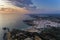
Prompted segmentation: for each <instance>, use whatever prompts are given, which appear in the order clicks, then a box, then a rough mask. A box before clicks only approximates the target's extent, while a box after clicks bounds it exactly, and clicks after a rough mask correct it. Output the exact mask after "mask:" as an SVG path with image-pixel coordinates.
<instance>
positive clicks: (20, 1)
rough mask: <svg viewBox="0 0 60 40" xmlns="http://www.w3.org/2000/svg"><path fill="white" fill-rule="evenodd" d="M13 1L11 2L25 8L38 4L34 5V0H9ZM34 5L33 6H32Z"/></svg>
mask: <svg viewBox="0 0 60 40" xmlns="http://www.w3.org/2000/svg"><path fill="white" fill-rule="evenodd" d="M9 1H11V3H12V4H13V5H15V6H18V7H23V8H27V9H29V8H36V6H34V4H33V2H32V0H9ZM31 5H33V6H31Z"/></svg>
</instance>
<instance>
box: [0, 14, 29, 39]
mask: <svg viewBox="0 0 60 40" xmlns="http://www.w3.org/2000/svg"><path fill="white" fill-rule="evenodd" d="M26 18H27V16H25V15H23V14H17V13H15V14H1V13H0V40H2V36H3V30H2V28H3V27H8V28H10V29H12V28H17V29H22V28H26V27H28V26H27V25H25V24H24V23H23V22H22V20H23V19H26ZM1 35H2V36H1Z"/></svg>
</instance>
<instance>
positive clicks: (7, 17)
mask: <svg viewBox="0 0 60 40" xmlns="http://www.w3.org/2000/svg"><path fill="white" fill-rule="evenodd" d="M29 15H38V16H44V17H45V16H53V17H59V18H60V14H19V13H15V14H12V13H11V14H1V13H0V40H3V34H4V31H3V30H2V28H4V27H7V28H9V29H10V30H12V29H13V28H16V29H20V30H21V29H27V28H28V27H30V26H28V25H26V24H25V23H24V22H23V20H26V19H27V20H28V19H33V18H32V17H30V16H29Z"/></svg>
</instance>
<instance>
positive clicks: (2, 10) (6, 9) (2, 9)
mask: <svg viewBox="0 0 60 40" xmlns="http://www.w3.org/2000/svg"><path fill="white" fill-rule="evenodd" d="M28 12H29V11H28V10H26V9H24V8H20V7H16V6H6V7H0V13H28Z"/></svg>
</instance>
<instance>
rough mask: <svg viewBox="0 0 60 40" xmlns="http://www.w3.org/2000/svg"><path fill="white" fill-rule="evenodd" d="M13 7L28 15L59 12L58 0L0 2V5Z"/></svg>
mask: <svg viewBox="0 0 60 40" xmlns="http://www.w3.org/2000/svg"><path fill="white" fill-rule="evenodd" d="M2 4H4V5H6V4H7V5H11V6H12V5H13V6H16V7H19V8H23V9H26V10H28V11H30V13H37V12H38V13H46V12H59V11H60V0H0V5H2Z"/></svg>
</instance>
